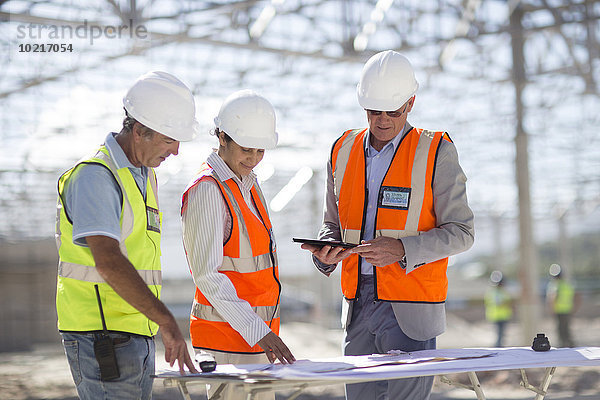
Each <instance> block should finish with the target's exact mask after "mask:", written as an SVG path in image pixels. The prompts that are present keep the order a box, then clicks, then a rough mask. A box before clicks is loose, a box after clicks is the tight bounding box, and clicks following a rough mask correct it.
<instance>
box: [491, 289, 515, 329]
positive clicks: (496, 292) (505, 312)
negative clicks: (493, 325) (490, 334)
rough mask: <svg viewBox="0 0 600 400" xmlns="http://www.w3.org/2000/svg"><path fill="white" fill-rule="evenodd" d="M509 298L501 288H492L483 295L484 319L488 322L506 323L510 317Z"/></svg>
mask: <svg viewBox="0 0 600 400" xmlns="http://www.w3.org/2000/svg"><path fill="white" fill-rule="evenodd" d="M510 303H511V297H510V295H509V294H508V293H507V292H506V290H504V289H503V288H499V287H493V288H491V289H490V290H489V291H488V292H487V293H486V294H485V317H486V319H487V320H488V321H491V322H498V321H508V320H509V319H511V317H512V307H511V304H510Z"/></svg>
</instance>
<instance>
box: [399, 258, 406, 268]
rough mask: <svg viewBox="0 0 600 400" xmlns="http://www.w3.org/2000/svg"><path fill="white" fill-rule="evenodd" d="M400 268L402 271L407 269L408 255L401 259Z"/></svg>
mask: <svg viewBox="0 0 600 400" xmlns="http://www.w3.org/2000/svg"><path fill="white" fill-rule="evenodd" d="M400 266H401V267H402V269H406V254H405V255H403V256H402V258H401V259H400Z"/></svg>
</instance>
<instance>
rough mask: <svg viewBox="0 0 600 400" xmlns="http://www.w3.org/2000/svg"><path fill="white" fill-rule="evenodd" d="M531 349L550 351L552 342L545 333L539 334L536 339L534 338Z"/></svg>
mask: <svg viewBox="0 0 600 400" xmlns="http://www.w3.org/2000/svg"><path fill="white" fill-rule="evenodd" d="M531 348H532V349H533V350H534V351H548V350H550V341H549V340H548V338H547V337H546V335H544V334H543V333H538V334H537V336H536V337H534V338H533V345H532V346H531Z"/></svg>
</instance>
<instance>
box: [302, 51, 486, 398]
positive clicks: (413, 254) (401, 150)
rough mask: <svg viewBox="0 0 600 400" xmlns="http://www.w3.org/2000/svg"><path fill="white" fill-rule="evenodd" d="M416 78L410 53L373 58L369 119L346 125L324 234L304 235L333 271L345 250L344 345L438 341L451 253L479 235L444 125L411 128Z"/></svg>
mask: <svg viewBox="0 0 600 400" xmlns="http://www.w3.org/2000/svg"><path fill="white" fill-rule="evenodd" d="M417 87H418V84H417V81H416V80H415V77H414V72H413V69H412V66H411V64H410V63H409V61H408V60H407V59H406V57H404V56H403V55H401V54H399V53H397V52H394V51H384V52H381V53H378V54H376V55H374V56H373V57H371V58H370V59H369V60H368V61H367V63H366V64H365V66H364V68H363V71H362V76H361V78H360V82H359V84H358V87H357V94H358V102H359V104H360V105H361V107H362V108H364V109H365V112H366V117H367V121H368V125H369V128H368V129H359V130H351V131H347V132H345V133H344V134H343V135H342V136H341V137H340V138H339V139H338V140H336V142H335V143H334V145H333V148H332V152H331V157H330V159H329V162H328V164H327V188H326V191H327V192H326V199H325V209H324V221H323V226H322V228H321V231H320V232H319V238H320V239H336V240H343V241H346V242H351V243H356V244H360V245H359V246H358V247H355V248H353V249H351V250H343V249H342V248H340V247H331V246H323V247H320V248H319V247H316V246H310V245H306V244H304V245H302V248H304V249H308V250H310V251H311V252H312V253H313V259H314V260H315V264H316V266H317V268H318V269H319V270H321V271H322V272H323V273H324V274H326V275H329V274H330V273H331V272H332V271H333V270H334V269H335V267H336V265H337V263H338V262H340V261H342V260H343V264H342V271H341V282H342V292H343V295H344V298H345V300H346V301H345V302H343V303H342V305H343V308H342V324H343V326H344V327H345V329H346V332H345V338H344V354H345V355H363V354H372V353H386V352H388V351H389V350H403V351H415V350H424V349H433V348H435V346H436V339H435V338H436V336H437V335H439V334H441V333H442V332H444V329H445V321H446V320H445V306H444V301H445V299H446V290H447V279H446V266H447V257H448V256H450V255H453V254H457V253H460V252H462V251H465V250H467V249H468V248H469V247H470V246H471V245H472V243H473V235H474V233H473V214H472V212H471V210H470V208H469V206H468V204H467V197H466V188H465V182H466V177H465V175H464V173H463V171H462V169H461V167H460V165H459V163H458V155H457V153H456V148H455V147H454V144H453V143H452V142H451V141H450V140H449V138H448V136H447V134H445V133H443V132H430V131H424V130H422V129H415V128H413V127H412V126H411V125H410V124H409V123H408V122H407V121H406V119H407V115H408V113H409V112H410V111H411V110H412V107H413V105H414V104H415V93H416V91H417ZM432 384H433V377H423V378H410V379H399V380H391V381H380V382H372V383H361V384H349V385H346V398H347V399H383V398H386V399H387V398H389V399H427V398H429V395H430V392H431V387H432Z"/></svg>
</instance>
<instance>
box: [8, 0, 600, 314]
mask: <svg viewBox="0 0 600 400" xmlns="http://www.w3.org/2000/svg"><path fill="white" fill-rule="evenodd" d="M0 33H1V35H0V46H2V53H3V57H2V59H1V60H0V121H2V127H3V129H2V130H1V131H0V144H2V147H3V148H4V149H5V152H6V149H9V150H10V151H9V152H8V153H7V154H6V155H3V157H2V159H0V187H1V188H2V190H0V193H1V194H0V204H1V205H2V207H1V211H0V217H1V218H2V220H4V221H5V222H6V223H5V225H4V226H3V227H2V228H0V238H5V239H15V238H16V239H18V238H31V237H40V236H46V235H48V234H49V232H51V231H52V218H53V217H52V215H51V211H49V208H48V207H46V206H45V205H47V204H52V203H53V202H54V196H55V193H54V181H55V179H56V177H57V176H58V174H59V173H60V171H61V170H62V169H64V168H65V167H66V166H68V165H69V164H71V163H72V162H73V161H75V159H76V158H77V157H79V156H81V152H80V151H78V149H81V148H88V147H90V146H91V147H92V148H93V146H95V145H96V144H97V143H98V140H101V139H102V138H103V135H105V134H106V130H107V129H113V130H115V129H118V126H115V122H116V123H118V122H119V117H120V115H119V111H120V108H119V104H118V96H117V93H121V92H122V91H123V90H124V88H126V87H127V86H128V85H129V84H130V83H131V82H132V80H133V79H134V78H135V77H136V76H137V75H139V74H140V73H142V72H145V71H146V70H149V69H168V70H170V71H171V72H173V73H175V74H177V75H178V76H180V77H182V79H183V80H184V81H186V82H188V83H189V84H190V85H191V86H192V87H193V90H194V92H195V94H196V96H197V98H198V99H199V112H200V114H201V116H202V117H203V118H204V119H203V120H204V123H205V125H206V126H205V128H206V130H207V131H208V129H209V128H210V121H211V118H210V116H211V112H213V113H214V110H215V104H218V102H219V101H220V100H221V99H223V98H224V97H225V96H227V95H228V94H229V93H230V92H232V91H234V90H237V89H239V88H245V87H250V88H254V89H257V90H258V91H260V92H262V93H263V94H264V95H265V96H266V97H267V98H269V99H270V100H271V101H272V102H273V103H274V104H275V106H276V108H277V111H278V118H279V120H278V121H279V127H280V128H279V129H280V131H281V132H282V140H283V145H284V146H283V149H282V150H278V152H279V155H275V156H274V158H273V159H272V161H271V163H272V164H273V165H276V168H275V179H273V180H270V181H268V182H267V183H266V184H265V186H266V190H267V191H269V192H270V193H272V194H275V193H277V191H278V189H279V188H281V186H283V185H284V184H285V182H286V181H287V180H289V178H290V177H291V176H292V175H293V174H294V172H296V171H297V170H299V169H300V168H301V167H303V166H309V167H311V168H313V169H314V170H315V171H317V173H316V174H315V177H317V178H318V179H322V178H323V175H322V173H321V172H320V171H319V169H321V168H322V167H323V166H324V164H325V160H326V157H327V152H328V147H329V146H330V144H331V142H332V140H333V139H334V138H335V137H336V136H337V135H339V134H340V133H341V132H342V130H344V129H348V128H354V127H360V126H364V124H365V121H364V117H363V115H362V113H361V110H360V109H359V108H358V106H357V104H356V100H355V95H354V88H355V86H356V82H357V80H358V77H359V74H360V69H361V67H362V64H363V63H364V61H365V60H366V59H367V58H368V57H369V56H370V55H372V54H374V53H376V52H378V51H381V50H384V49H394V50H397V51H400V52H403V53H405V54H407V56H408V57H409V58H410V59H411V61H412V62H413V64H414V66H415V68H416V70H417V71H418V73H417V78H418V79H419V81H420V82H421V90H420V92H419V93H418V95H417V103H416V106H415V110H414V111H413V114H412V115H411V118H409V120H411V121H413V120H414V124H415V125H418V126H425V127H430V128H440V129H445V130H447V131H448V132H450V135H451V137H452V138H453V139H454V141H455V142H456V144H457V147H458V149H459V154H460V156H461V163H462V165H463V167H464V168H465V170H466V172H467V175H468V176H469V196H470V200H471V203H472V205H473V207H474V209H475V211H476V215H477V219H478V229H479V232H481V233H482V234H483V236H485V235H486V231H490V232H491V231H492V229H491V225H492V221H493V220H494V218H496V217H497V216H498V215H502V216H503V218H504V219H507V220H513V221H516V220H518V221H519V222H520V225H519V234H518V235H515V236H517V237H518V240H514V241H513V243H512V244H513V245H517V243H519V244H520V262H519V264H520V268H521V271H522V273H521V275H522V276H521V280H522V282H525V283H526V286H531V285H532V283H531V281H533V280H534V279H535V274H536V273H537V272H536V271H535V269H531V268H529V266H531V265H536V260H535V252H534V248H535V240H534V235H535V224H534V222H533V221H540V220H554V219H555V215H554V214H553V210H555V209H556V208H557V207H560V208H561V209H565V208H566V209H568V210H570V213H571V214H572V215H573V218H575V219H576V220H575V225H577V226H578V227H581V226H582V225H585V223H586V218H587V217H585V215H588V214H589V212H590V210H593V209H595V208H597V206H598V199H600V174H599V172H598V171H600V146H599V144H600V143H599V142H600V136H599V135H598V134H597V132H596V131H597V126H599V125H600V92H599V90H600V89H599V87H600V85H599V81H600V45H599V40H598V38H599V36H600V2H599V1H591V0H554V1H552V0H527V1H525V0H524V1H519V0H509V1H500V0H440V1H433V0H428V1H419V0H404V1H400V0H397V1H393V0H379V1H374V0H337V1H325V0H304V1H302V0H242V1H225V0H221V1H218V0H215V1H191V0H190V1H183V2H180V1H174V0H173V1H171V0H156V1H150V0H148V1H137V0H128V1H125V0H121V1H120V0H88V1H85V2H81V1H73V0H57V1H34V0H30V1H25V0H24V1H16V0H14V1H0ZM41 44H46V45H49V44H50V45H54V44H58V45H60V44H64V45H69V44H70V45H72V48H73V49H72V51H70V52H55V51H44V52H42V53H40V52H38V53H35V52H33V51H27V49H31V48H33V47H32V46H35V45H38V46H39V45H41ZM28 45H29V46H30V47H28ZM47 47H49V48H50V49H54V47H50V46H47ZM46 50H47V49H46ZM114 100H116V101H114ZM107 121H110V122H111V124H112V125H108V123H107ZM91 131H99V132H100V133H99V136H85V135H84V137H83V139H82V138H81V133H82V132H86V134H87V132H91ZM77 133H79V138H77V136H76V134H77ZM286 135H287V137H288V138H290V139H288V140H286V139H285V137H286ZM202 140H203V143H196V144H193V145H190V147H189V151H188V152H187V155H186V154H182V156H184V157H183V158H182V159H183V161H180V162H174V163H173V164H170V167H168V168H166V170H165V171H164V172H162V175H163V178H164V179H163V182H166V183H163V186H164V188H163V189H164V190H163V195H162V196H163V197H165V199H168V200H167V201H171V202H173V203H177V198H178V196H179V194H180V191H181V189H182V186H183V185H185V181H186V180H187V179H188V178H189V177H190V176H191V172H192V171H193V169H194V168H196V167H197V165H196V164H194V163H193V162H191V163H190V160H196V159H198V157H197V156H196V157H195V156H194V155H193V154H194V153H193V152H195V154H196V155H197V154H198V152H200V153H202V152H206V151H208V150H207V149H208V148H209V147H210V145H211V143H209V142H210V139H206V138H204V139H202ZM90 141H92V142H93V143H92V144H90V143H89V142H90ZM206 143H209V144H206ZM69 146H72V147H73V146H76V147H77V151H75V150H74V151H73V152H69V151H66V150H65V147H69ZM54 149H59V150H54ZM318 187H320V186H318ZM313 191H316V190H314V189H313ZM311 193H312V192H311ZM302 196H304V198H311V199H312V198H313V197H314V195H313V194H310V193H309V194H304V195H301V197H302ZM311 201H312V200H311ZM40 202H43V203H44V207H41V208H40V207H39V206H38V205H37V204H39V203H40ZM290 207H293V204H291V205H290ZM300 207H301V205H300ZM316 207H317V208H318V206H316ZM31 210H33V211H31ZM170 213H171V215H170V217H171V218H175V219H176V215H177V211H176V207H173V210H171V211H170ZM315 213H318V212H317V211H314V210H313V211H309V212H308V217H306V214H302V215H304V216H300V217H299V218H300V220H301V221H304V224H305V225H306V221H311V224H312V225H310V224H309V225H308V226H304V227H303V228H301V229H304V230H305V231H307V233H308V234H310V233H309V232H311V231H312V229H313V228H314V224H315V223H318V218H315V217H314V215H315ZM488 216H489V218H488ZM284 220H285V218H282V221H281V223H282V225H285V222H284ZM172 229H173V232H177V228H176V227H174V225H173V227H172ZM284 231H285V228H284ZM173 236H176V235H175V234H173ZM490 237H491V234H490ZM508 244H509V245H510V244H511V243H510V241H509V243H508ZM527 271H533V272H527ZM527 282H529V283H527ZM534 297H535V291H534V290H533V291H532V292H531V293H529V294H527V298H528V299H529V300H530V302H531V303H534V302H535V299H534Z"/></svg>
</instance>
